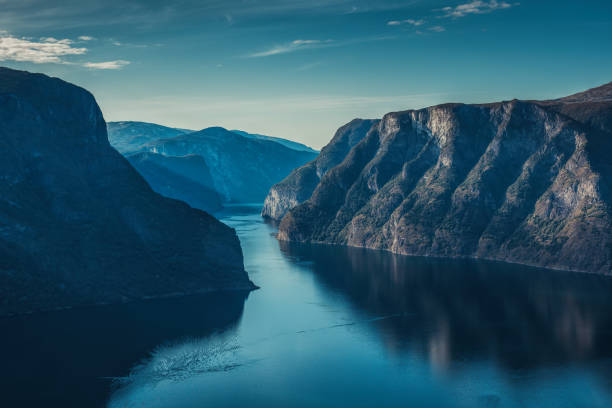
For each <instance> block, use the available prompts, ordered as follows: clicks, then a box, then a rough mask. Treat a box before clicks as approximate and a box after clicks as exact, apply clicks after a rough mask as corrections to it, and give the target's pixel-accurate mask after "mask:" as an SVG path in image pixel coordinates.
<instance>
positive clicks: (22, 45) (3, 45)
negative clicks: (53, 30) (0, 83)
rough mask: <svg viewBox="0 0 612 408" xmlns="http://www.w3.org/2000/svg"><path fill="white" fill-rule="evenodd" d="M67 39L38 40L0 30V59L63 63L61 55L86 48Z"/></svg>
mask: <svg viewBox="0 0 612 408" xmlns="http://www.w3.org/2000/svg"><path fill="white" fill-rule="evenodd" d="M72 44H73V42H72V41H71V40H68V39H63V40H58V39H55V38H52V37H48V38H41V39H38V40H33V39H28V38H18V37H13V36H11V35H9V34H7V33H6V32H0V61H18V62H33V63H35V64H44V63H56V64H61V63H64V60H63V59H62V57H64V56H67V55H81V54H85V53H86V52H87V48H82V47H74V46H73V45H72Z"/></svg>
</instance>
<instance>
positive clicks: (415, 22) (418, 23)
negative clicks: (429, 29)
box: [387, 18, 425, 27]
mask: <svg viewBox="0 0 612 408" xmlns="http://www.w3.org/2000/svg"><path fill="white" fill-rule="evenodd" d="M402 24H410V25H413V26H415V27H418V26H421V25H423V24H425V20H414V19H411V18H409V19H406V20H391V21H388V22H387V25H390V26H398V25H402Z"/></svg>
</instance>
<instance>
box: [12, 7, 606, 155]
mask: <svg viewBox="0 0 612 408" xmlns="http://www.w3.org/2000/svg"><path fill="white" fill-rule="evenodd" d="M128 3H129V4H128ZM0 65H4V66H8V67H11V68H17V69H26V70H29V71H36V72H43V73H46V74H49V75H53V76H59V77H61V78H63V79H65V80H67V81H70V82H73V83H76V84H78V85H81V86H83V87H85V88H87V89H89V90H90V91H91V92H93V93H94V95H95V96H96V98H97V100H98V102H99V103H100V106H101V107H102V111H103V112H104V115H105V118H106V119H107V120H142V121H150V122H156V123H160V124H165V125H169V126H177V127H184V128H193V129H200V128H204V127H207V126H213V125H219V126H224V127H227V128H238V129H243V130H247V131H250V132H254V133H263V134H269V135H272V136H279V137H285V138H288V139H292V140H296V141H300V142H303V143H306V144H308V145H311V146H313V147H316V148H320V147H321V146H323V145H325V144H326V143H327V142H328V141H329V139H330V138H331V137H332V135H333V133H334V132H335V130H336V129H337V128H338V127H339V126H341V125H342V124H344V123H346V122H348V121H349V120H351V119H352V118H355V117H366V118H372V117H380V116H382V115H383V114H384V113H386V112H389V111H395V110H402V109H412V108H420V107H425V106H429V105H434V104H437V103H442V102H450V101H454V102H487V101H495V100H502V99H512V98H524V99H535V98H539V99H544V98H552V97H557V96H563V95H566V94H569V93H572V92H575V91H580V90H584V89H586V88H589V87H593V86H597V85H600V84H603V83H606V82H610V81H612V2H610V1H547V0H541V1H534V0H531V1H520V2H514V1H510V0H508V1H470V0H460V1H450V0H449V1H437V0H435V1H425V0H421V1H419V0H414V1H411V0H406V1H397V0H393V1H392V0H378V1H366V0H310V1H307V0H285V1H281V0H209V1H206V0H204V1H194V0H180V1H174V2H172V1H158V0H147V1H144V0H141V1H132V2H126V1H118V0H106V1H102V0H95V1H86V0H80V1H77V0H64V1H53V0H0Z"/></svg>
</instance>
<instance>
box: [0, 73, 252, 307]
mask: <svg viewBox="0 0 612 408" xmlns="http://www.w3.org/2000/svg"><path fill="white" fill-rule="evenodd" d="M0 158H1V159H0V176H1V178H0V314H13V313H24V312H29V311H38V310H49V309H54V308H61V307H70V306H76V305H88V304H97V303H113V302H122V301H126V300H130V299H141V298H147V297H157V296H167V295H172V294H179V293H196V292H201V291H207V290H217V289H251V288H253V284H252V283H251V282H250V281H249V279H248V277H247V274H246V272H245V271H244V268H243V261H242V251H241V249H240V244H239V241H238V238H237V236H236V233H235V231H234V230H233V229H231V228H229V227H227V226H226V225H224V224H222V223H221V222H219V221H217V220H216V219H215V218H213V217H212V216H210V215H208V214H206V213H205V212H202V211H199V210H194V209H192V208H190V207H189V206H188V205H186V204H185V203H182V202H180V201H176V200H172V199H168V198H165V197H162V196H160V195H159V194H157V193H155V192H153V191H152V190H151V188H150V187H149V186H148V185H147V183H146V182H145V180H144V179H143V178H142V177H141V176H140V175H139V174H138V173H137V172H136V171H135V170H134V169H133V168H132V166H130V164H129V163H128V161H127V160H126V159H124V158H123V157H122V156H121V155H120V154H119V153H118V152H117V151H116V150H115V149H113V148H112V147H111V146H110V144H109V142H108V139H107V133H106V123H105V122H104V118H103V117H102V113H101V112H100V109H99V107H98V105H97V104H96V101H95V99H94V98H93V96H92V95H91V94H90V93H89V92H87V91H85V90H84V89H82V88H79V87H77V86H74V85H71V84H69V83H66V82H64V81H61V80H59V79H55V78H49V77H47V76H45V75H40V74H30V73H27V72H23V71H14V70H10V69H5V68H1V69H0Z"/></svg>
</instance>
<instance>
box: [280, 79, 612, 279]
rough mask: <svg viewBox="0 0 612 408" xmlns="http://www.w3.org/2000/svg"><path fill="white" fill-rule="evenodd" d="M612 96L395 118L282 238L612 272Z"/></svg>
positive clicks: (329, 180)
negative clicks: (611, 126) (611, 117)
mask: <svg viewBox="0 0 612 408" xmlns="http://www.w3.org/2000/svg"><path fill="white" fill-rule="evenodd" d="M611 89H612V85H610V84H608V85H607V86H604V87H601V88H597V89H596V90H591V91H587V92H586V93H583V94H578V96H575V97H568V98H563V99H559V100H555V101H544V102H537V101H531V102H528V101H517V100H514V101H510V102H501V103H493V104H488V105H463V104H446V105H440V106H434V107H430V108H426V109H421V110H411V111H404V112H395V113H389V114H387V115H385V117H384V118H383V119H382V120H381V121H380V122H379V123H376V124H374V125H373V126H372V128H371V129H370V130H369V132H368V134H367V136H366V137H365V138H364V139H363V140H362V141H361V142H360V143H359V144H357V145H356V146H355V147H354V148H353V149H352V150H351V152H350V153H349V154H348V156H347V157H346V158H345V159H344V161H343V162H342V163H340V164H339V165H338V166H336V167H334V168H333V169H331V170H330V171H328V172H327V173H326V174H325V176H324V177H323V178H322V179H321V181H320V183H319V184H318V186H317V187H316V189H315V191H314V192H313V194H312V196H311V197H310V198H309V199H308V200H307V201H306V202H304V203H303V204H301V205H299V206H297V207H296V208H294V209H293V210H291V211H290V212H289V213H288V214H287V215H286V216H285V217H284V218H283V220H282V222H281V224H280V228H279V234H278V236H279V239H281V240H290V241H308V242H320V243H333V244H342V245H350V246H357V247H367V248H376V249H384V250H388V251H392V252H395V253H400V254H407V255H425V256H441V257H474V258H483V259H492V260H500V261H507V262H516V263H522V264H528V265H535V266H542V267H547V268H556V269H565V270H574V271H584V272H594V273H602V274H610V273H612V207H611V204H612V155H611V154H610V152H611V151H612V134H611V133H610V132H609V129H610V127H609V124H610V112H611V111H610V109H611V106H612V98H610V97H608V96H605V95H606V93H607V95H610V94H611V93H610V92H609V91H610V90H611ZM589 93H591V94H593V95H594V96H593V97H592V98H591V97H589Z"/></svg>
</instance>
